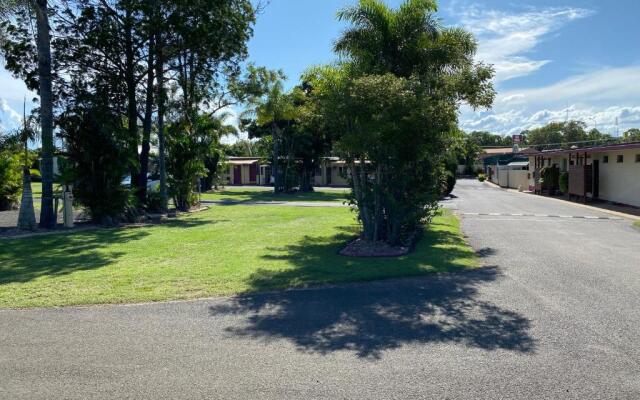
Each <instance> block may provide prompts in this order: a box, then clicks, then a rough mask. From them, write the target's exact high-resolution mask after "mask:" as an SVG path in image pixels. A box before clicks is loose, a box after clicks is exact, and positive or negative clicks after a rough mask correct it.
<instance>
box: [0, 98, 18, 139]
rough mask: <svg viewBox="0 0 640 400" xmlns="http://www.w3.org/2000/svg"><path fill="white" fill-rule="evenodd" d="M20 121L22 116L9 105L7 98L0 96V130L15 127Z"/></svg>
mask: <svg viewBox="0 0 640 400" xmlns="http://www.w3.org/2000/svg"><path fill="white" fill-rule="evenodd" d="M21 123H22V116H20V114H18V113H17V112H16V111H15V110H14V109H13V108H11V107H10V106H9V103H8V102H7V100H5V99H3V98H0V132H7V131H10V130H12V129H16V128H17V127H19V126H20V124H21Z"/></svg>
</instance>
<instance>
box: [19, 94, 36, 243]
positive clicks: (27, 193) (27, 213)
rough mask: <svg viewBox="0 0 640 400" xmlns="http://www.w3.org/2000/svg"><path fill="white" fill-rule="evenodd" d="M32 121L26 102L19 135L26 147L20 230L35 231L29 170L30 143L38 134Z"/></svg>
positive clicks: (34, 214)
mask: <svg viewBox="0 0 640 400" xmlns="http://www.w3.org/2000/svg"><path fill="white" fill-rule="evenodd" d="M31 125H32V124H31V121H30V120H28V119H27V113H26V101H25V105H24V109H23V127H22V129H21V130H20V132H19V133H18V135H19V139H20V142H21V143H22V145H23V146H24V166H23V174H22V199H21V201H20V213H19V214H18V228H20V229H24V230H30V231H32V230H35V229H36V227H37V224H36V213H35V210H34V207H33V192H32V191H31V171H30V169H29V164H30V163H29V142H30V141H34V140H36V136H37V135H36V132H35V130H33V129H31Z"/></svg>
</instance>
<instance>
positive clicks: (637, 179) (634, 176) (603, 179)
mask: <svg viewBox="0 0 640 400" xmlns="http://www.w3.org/2000/svg"><path fill="white" fill-rule="evenodd" d="M637 154H640V149H631V150H622V151H612V152H607V153H596V154H594V158H596V159H598V160H600V199H602V200H609V201H613V202H616V203H623V204H628V205H632V206H636V207H640V162H636V155H637ZM605 155H606V156H609V162H608V163H606V164H605V163H604V162H603V158H604V156H605ZM618 155H622V156H623V157H624V161H623V162H622V163H618V162H617V158H618Z"/></svg>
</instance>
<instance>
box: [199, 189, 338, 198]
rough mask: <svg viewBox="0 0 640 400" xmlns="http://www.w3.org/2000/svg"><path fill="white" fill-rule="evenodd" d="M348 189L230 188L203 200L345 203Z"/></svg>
mask: <svg viewBox="0 0 640 400" xmlns="http://www.w3.org/2000/svg"><path fill="white" fill-rule="evenodd" d="M348 193H349V191H348V189H326V188H316V189H315V191H314V192H311V193H292V194H288V193H280V194H275V193H273V188H268V187H264V188H258V187H242V186H237V187H233V186H228V187H226V188H224V189H223V190H219V191H211V192H208V193H203V194H202V200H216V201H229V202H232V201H233V202H235V201H240V202H250V201H338V202H341V201H345V200H346V199H347V194H348Z"/></svg>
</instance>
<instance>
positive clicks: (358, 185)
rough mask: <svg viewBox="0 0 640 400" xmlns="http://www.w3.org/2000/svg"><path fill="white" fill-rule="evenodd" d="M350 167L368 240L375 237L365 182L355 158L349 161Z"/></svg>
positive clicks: (363, 230) (363, 232)
mask: <svg viewBox="0 0 640 400" xmlns="http://www.w3.org/2000/svg"><path fill="white" fill-rule="evenodd" d="M349 169H350V171H351V180H352V182H353V194H354V196H355V198H356V205H357V206H358V215H359V216H360V221H362V235H363V236H364V238H365V239H366V240H372V239H373V232H372V229H371V218H370V216H369V207H368V206H367V204H366V201H365V194H364V190H365V188H364V184H365V182H363V181H362V180H361V177H360V175H359V173H358V168H357V166H356V163H355V161H354V160H350V161H349Z"/></svg>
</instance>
